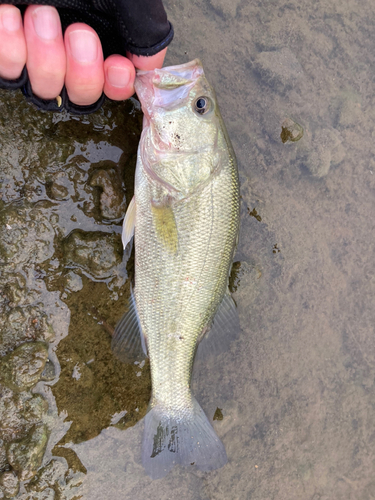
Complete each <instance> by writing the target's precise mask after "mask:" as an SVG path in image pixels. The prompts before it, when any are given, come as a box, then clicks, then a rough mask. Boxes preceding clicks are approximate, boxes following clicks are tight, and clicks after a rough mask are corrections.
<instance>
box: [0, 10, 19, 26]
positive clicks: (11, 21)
mask: <svg viewBox="0 0 375 500" xmlns="http://www.w3.org/2000/svg"><path fill="white" fill-rule="evenodd" d="M1 20H2V22H3V26H4V28H5V29H6V30H7V31H17V30H19V29H20V28H21V26H22V20H21V12H20V11H19V10H18V9H17V10H16V9H7V10H5V11H4V12H3V15H2V16H1Z"/></svg>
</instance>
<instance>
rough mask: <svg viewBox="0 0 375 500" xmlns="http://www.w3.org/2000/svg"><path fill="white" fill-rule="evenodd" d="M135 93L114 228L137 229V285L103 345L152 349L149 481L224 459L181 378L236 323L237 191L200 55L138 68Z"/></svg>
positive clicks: (126, 232) (133, 232)
mask: <svg viewBox="0 0 375 500" xmlns="http://www.w3.org/2000/svg"><path fill="white" fill-rule="evenodd" d="M135 89H136V92H137V95H138V98H139V100H140V102H141V106H142V110H143V114H144V117H143V130H142V134H141V138H140V142H139V147H138V155H137V165H136V173H135V186H134V197H133V199H132V201H131V202H130V204H129V206H128V209H127V212H126V215H125V219H124V223H123V233H122V240H123V245H124V248H126V247H127V245H128V244H129V242H130V241H132V238H133V236H134V251H135V257H134V263H135V266H134V268H135V271H134V289H132V292H131V297H130V300H129V308H128V311H127V312H126V313H125V315H124V316H123V318H122V319H121V320H120V322H119V323H118V325H117V326H116V329H115V333H114V337H113V340H112V349H113V352H114V353H115V355H116V356H117V357H118V358H119V359H121V360H123V361H126V360H127V359H129V353H130V354H131V355H132V356H134V357H133V358H132V359H135V358H136V357H137V356H142V355H143V354H142V353H143V352H144V353H147V355H148V356H149V359H150V368H151V382H152V395H151V400H150V403H149V408H148V412H147V414H146V416H145V417H144V421H145V423H144V435H143V442H142V463H143V466H144V469H145V471H146V473H147V474H148V475H149V476H150V477H151V478H152V479H158V478H161V477H163V476H165V475H166V474H167V473H168V472H169V471H170V469H171V468H172V467H173V466H174V465H176V464H180V465H182V466H190V465H193V464H194V465H195V466H196V467H197V468H198V469H200V470H203V471H210V470H214V469H218V468H220V467H222V466H224V465H225V464H226V462H227V455H226V451H225V448H224V445H223V443H222V442H221V440H220V439H219V437H218V436H217V435H216V433H215V431H214V429H213V427H212V426H211V424H210V422H209V420H208V418H207V416H206V414H205V413H204V411H203V409H202V408H201V406H200V405H199V403H198V402H197V400H196V399H195V397H194V396H193V394H192V392H191V387H190V383H191V375H192V368H193V362H194V358H195V354H196V350H197V346H198V345H199V347H198V351H199V349H200V345H204V342H205V339H206V338H207V337H211V338H212V339H213V344H212V345H214V344H215V339H216V341H217V342H219V341H220V339H223V338H224V337H226V338H228V334H229V335H230V329H231V328H232V326H233V325H234V324H236V322H238V314H237V310H236V306H235V304H234V301H233V298H232V297H231V294H230V292H229V288H228V284H229V275H230V270H231V266H232V261H233V256H234V252H235V249H236V245H237V241H238V234H239V213H240V196H239V180H238V169H237V163H236V158H235V155H234V151H233V148H232V145H231V142H230V139H229V137H228V133H227V131H226V129H225V126H224V123H223V120H222V117H221V115H220V111H219V107H218V104H217V99H216V96H215V92H214V90H213V88H212V87H211V85H210V84H209V83H208V81H207V79H206V76H205V74H204V70H203V66H202V63H201V62H200V61H199V60H198V59H195V60H193V61H191V62H189V63H186V64H182V65H177V66H169V67H165V68H162V69H155V70H153V71H138V72H137V76H136V81H135ZM208 345H210V344H208ZM210 350H211V349H210Z"/></svg>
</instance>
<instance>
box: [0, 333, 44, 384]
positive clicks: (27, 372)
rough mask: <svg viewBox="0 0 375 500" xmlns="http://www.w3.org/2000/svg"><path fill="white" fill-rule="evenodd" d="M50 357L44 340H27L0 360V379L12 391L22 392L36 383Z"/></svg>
mask: <svg viewBox="0 0 375 500" xmlns="http://www.w3.org/2000/svg"><path fill="white" fill-rule="evenodd" d="M47 358H48V351H47V346H46V344H44V343H43V342H27V343H25V344H22V345H20V346H19V347H17V348H16V349H15V350H14V351H13V352H11V353H10V354H8V355H7V356H4V357H3V358H2V359H1V360H0V379H1V381H2V382H3V383H4V385H6V386H7V387H9V388H10V389H11V390H12V391H16V392H21V391H25V390H26V389H30V388H31V387H33V386H34V385H36V384H37V383H38V381H39V379H40V376H41V374H42V372H43V370H44V367H45V364H46V361H47Z"/></svg>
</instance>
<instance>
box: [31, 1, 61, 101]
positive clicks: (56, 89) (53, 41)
mask: <svg viewBox="0 0 375 500" xmlns="http://www.w3.org/2000/svg"><path fill="white" fill-rule="evenodd" d="M24 30H25V39H26V46H27V63H26V66H27V71H28V73H29V78H30V83H31V87H32V89H33V92H34V94H35V95H37V96H38V97H41V98H42V99H54V98H55V97H57V96H58V95H59V94H60V92H61V89H62V87H63V85H64V78H65V70H66V58H65V48H64V41H63V36H62V30H61V23H60V16H59V14H58V12H57V10H56V9H55V8H54V7H50V6H47V5H31V6H30V7H28V8H27V9H26V12H25V17H24Z"/></svg>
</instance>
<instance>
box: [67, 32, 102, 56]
mask: <svg viewBox="0 0 375 500" xmlns="http://www.w3.org/2000/svg"><path fill="white" fill-rule="evenodd" d="M69 42H70V50H71V53H72V56H73V57H74V59H76V61H78V62H80V63H91V62H94V61H96V59H97V57H98V39H97V38H96V36H95V35H94V34H93V33H91V31H86V30H76V31H71V32H70V33H69Z"/></svg>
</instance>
